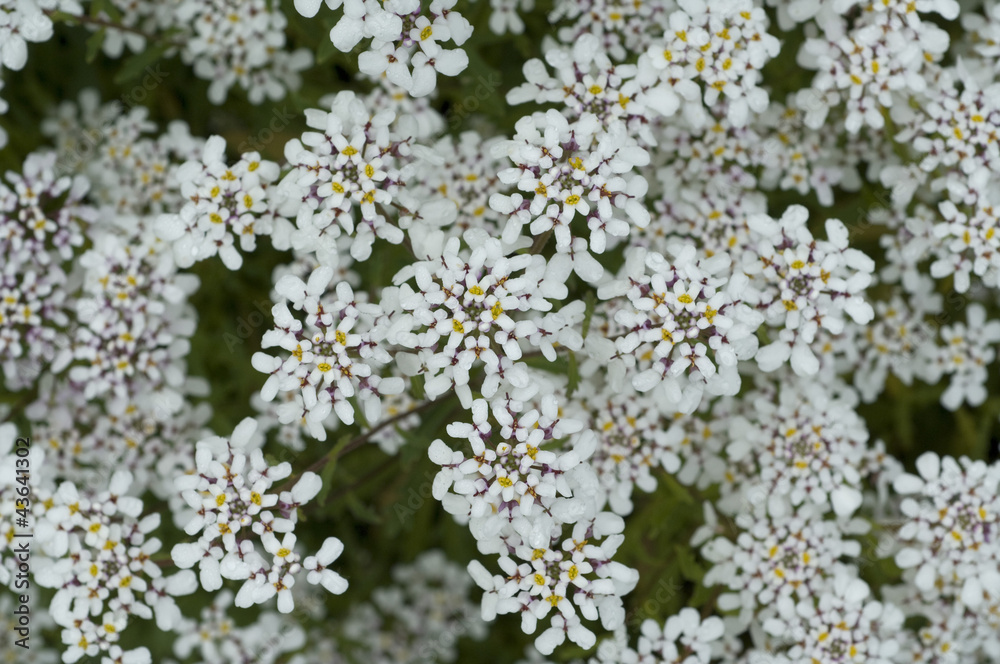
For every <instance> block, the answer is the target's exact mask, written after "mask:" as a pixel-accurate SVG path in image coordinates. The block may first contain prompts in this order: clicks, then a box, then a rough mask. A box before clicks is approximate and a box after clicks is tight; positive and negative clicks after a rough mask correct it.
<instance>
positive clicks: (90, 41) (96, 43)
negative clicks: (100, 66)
mask: <svg viewBox="0 0 1000 664" xmlns="http://www.w3.org/2000/svg"><path fill="white" fill-rule="evenodd" d="M107 32H108V31H107V28H101V29H100V30H98V31H97V32H95V33H94V34H92V35H90V37H88V38H87V55H86V56H85V58H84V59H85V60H86V61H87V62H88V63H89V62H93V61H94V58H96V57H97V53H98V52H99V51H100V50H101V46H104V37H105V36H106V35H107Z"/></svg>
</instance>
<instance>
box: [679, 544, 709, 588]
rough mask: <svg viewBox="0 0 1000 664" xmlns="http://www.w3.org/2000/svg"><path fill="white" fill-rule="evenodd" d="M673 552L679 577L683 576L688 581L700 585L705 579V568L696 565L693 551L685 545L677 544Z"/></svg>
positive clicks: (696, 561)
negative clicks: (679, 573)
mask: <svg viewBox="0 0 1000 664" xmlns="http://www.w3.org/2000/svg"><path fill="white" fill-rule="evenodd" d="M674 551H675V552H676V556H677V563H678V567H679V568H680V572H681V576H683V577H684V578H685V579H687V580H688V581H694V582H695V583H698V584H700V583H701V580H702V579H703V578H704V577H705V568H703V567H702V566H701V565H699V564H698V560H697V559H696V558H695V554H694V549H692V548H691V547H690V546H688V545H687V544H686V543H685V544H678V545H677V546H676V547H674Z"/></svg>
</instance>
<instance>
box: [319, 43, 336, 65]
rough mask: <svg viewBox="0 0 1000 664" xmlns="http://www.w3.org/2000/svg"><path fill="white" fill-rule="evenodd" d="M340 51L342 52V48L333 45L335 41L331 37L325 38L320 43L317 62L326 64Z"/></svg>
mask: <svg viewBox="0 0 1000 664" xmlns="http://www.w3.org/2000/svg"><path fill="white" fill-rule="evenodd" d="M338 53H340V50H339V49H338V48H337V47H336V46H334V45H333V42H332V41H330V40H329V39H324V40H323V41H321V42H320V43H319V48H317V49H316V64H318V65H322V64H326V63H327V62H329V61H330V60H332V59H333V58H334V57H335V56H336V55H337V54H338Z"/></svg>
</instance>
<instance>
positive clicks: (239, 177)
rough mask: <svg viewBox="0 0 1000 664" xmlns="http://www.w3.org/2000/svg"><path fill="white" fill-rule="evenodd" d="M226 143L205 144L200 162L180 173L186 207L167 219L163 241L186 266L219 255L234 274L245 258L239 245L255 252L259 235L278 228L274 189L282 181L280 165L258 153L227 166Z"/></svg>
mask: <svg viewBox="0 0 1000 664" xmlns="http://www.w3.org/2000/svg"><path fill="white" fill-rule="evenodd" d="M225 149H226V141H225V140H224V139H223V138H222V137H221V136H213V137H211V138H210V139H208V141H206V142H205V147H204V151H203V152H202V155H201V160H200V161H188V162H185V163H184V164H183V165H181V167H180V168H179V169H178V170H177V173H176V176H175V177H176V181H177V182H178V183H179V184H180V191H181V195H182V196H183V197H184V199H185V201H186V202H185V204H184V206H183V207H182V208H181V209H180V211H179V212H178V213H177V214H168V215H163V216H161V217H160V218H159V219H158V221H157V224H156V231H157V234H158V235H159V237H160V238H161V239H162V240H164V241H166V242H170V243H171V246H172V247H173V252H174V260H176V262H177V266H178V267H181V268H185V267H190V266H191V265H192V264H194V263H195V262H196V261H201V260H205V259H206V258H210V257H212V256H215V255H216V254H218V256H219V258H221V259H222V262H223V263H224V264H225V265H226V267H228V268H229V269H230V270H238V269H239V268H240V266H241V265H243V258H242V257H241V256H240V254H239V252H237V251H236V248H235V247H234V246H233V244H234V238H239V242H240V249H242V250H243V251H253V250H254V248H255V247H256V243H257V236H258V235H270V233H271V231H272V228H273V219H272V213H271V209H272V207H273V203H272V202H271V200H270V197H269V191H268V189H269V188H270V185H271V184H272V183H274V182H275V180H277V179H278V165H277V164H276V163H274V162H272V161H267V160H262V159H261V158H260V155H259V154H258V153H256V152H249V153H246V154H244V155H242V156H241V157H240V159H239V161H237V162H236V163H235V164H233V165H232V166H227V165H226V162H225V154H224V153H225Z"/></svg>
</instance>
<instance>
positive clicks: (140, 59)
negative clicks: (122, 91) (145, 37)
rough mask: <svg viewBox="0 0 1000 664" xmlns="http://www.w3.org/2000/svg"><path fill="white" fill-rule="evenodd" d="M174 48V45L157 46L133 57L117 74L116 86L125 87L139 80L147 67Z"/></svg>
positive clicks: (115, 78) (163, 44) (162, 44)
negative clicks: (126, 84)
mask: <svg viewBox="0 0 1000 664" xmlns="http://www.w3.org/2000/svg"><path fill="white" fill-rule="evenodd" d="M172 47H173V44H170V43H161V44H156V45H154V46H151V47H149V48H147V49H146V50H145V51H143V52H142V53H139V54H138V55H134V56H132V57H131V58H129V59H128V60H126V61H125V64H124V65H122V68H121V69H119V70H118V73H117V74H115V77H114V82H115V84H116V85H123V84H125V83H128V82H129V81H132V80H134V79H136V78H138V77H139V75H140V74H142V72H143V71H145V69H146V68H147V67H149V66H150V65H152V64H153V63H155V62H156V61H157V60H159V59H160V58H162V57H163V55H164V54H165V53H166V52H167V51H168V50H170V48H172Z"/></svg>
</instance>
